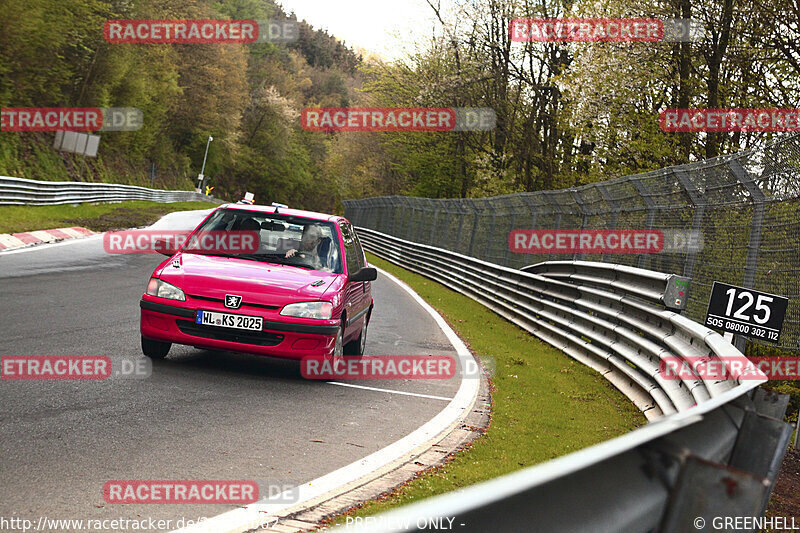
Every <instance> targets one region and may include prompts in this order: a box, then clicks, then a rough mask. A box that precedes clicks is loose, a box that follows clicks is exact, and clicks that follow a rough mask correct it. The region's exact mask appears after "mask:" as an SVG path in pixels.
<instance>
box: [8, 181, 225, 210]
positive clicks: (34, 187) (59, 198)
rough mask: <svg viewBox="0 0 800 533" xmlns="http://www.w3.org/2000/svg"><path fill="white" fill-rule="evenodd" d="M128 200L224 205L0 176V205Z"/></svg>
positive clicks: (107, 186) (190, 194)
mask: <svg viewBox="0 0 800 533" xmlns="http://www.w3.org/2000/svg"><path fill="white" fill-rule="evenodd" d="M128 200H146V201H150V202H162V203H166V202H215V203H221V202H220V200H217V199H216V198H214V197H212V196H206V195H204V194H200V193H196V192H194V191H166V190H161V189H148V188H146V187H137V186H135V185H119V184H113V183H84V182H77V181H36V180H29V179H24V178H12V177H8V176H0V205H57V204H78V203H85V202H124V201H128Z"/></svg>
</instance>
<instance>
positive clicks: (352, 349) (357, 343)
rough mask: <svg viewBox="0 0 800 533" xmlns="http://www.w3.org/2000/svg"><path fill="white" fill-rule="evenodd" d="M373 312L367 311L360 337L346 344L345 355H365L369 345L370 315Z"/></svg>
mask: <svg viewBox="0 0 800 533" xmlns="http://www.w3.org/2000/svg"><path fill="white" fill-rule="evenodd" d="M371 314H372V313H371V312H369V313H367V316H366V318H365V319H364V325H363V326H361V333H359V335H358V337H357V338H355V339H353V340H352V341H350V342H348V343H347V344H345V345H344V355H346V356H348V357H361V356H362V355H364V348H365V347H366V345H367V327H368V326H369V316H370V315H371Z"/></svg>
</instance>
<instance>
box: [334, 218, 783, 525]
mask: <svg viewBox="0 0 800 533" xmlns="http://www.w3.org/2000/svg"><path fill="white" fill-rule="evenodd" d="M358 234H359V237H360V239H361V242H362V243H363V245H364V247H365V248H366V249H368V250H369V251H371V252H372V253H374V254H375V255H377V256H379V257H382V258H384V259H386V260H388V261H391V262H393V263H396V264H398V265H400V266H402V267H404V268H406V269H408V270H411V271H413V272H416V273H419V274H422V275H424V276H426V277H428V278H430V279H433V280H435V281H437V282H439V283H441V284H443V285H445V286H447V287H449V288H451V289H453V290H455V291H457V292H460V293H462V294H465V295H467V296H469V297H471V298H473V299H474V300H476V301H478V302H480V303H481V304H483V305H485V306H486V307H488V308H490V309H492V310H493V311H495V312H496V313H498V314H499V315H501V316H503V317H504V318H506V319H507V320H509V321H511V322H513V323H515V324H517V325H518V326H520V327H521V328H523V329H525V330H526V331H528V332H530V333H532V334H534V335H536V336H537V337H539V338H540V339H542V340H544V341H545V342H547V343H549V344H551V345H553V346H554V347H556V348H558V349H560V350H561V351H563V352H564V353H566V354H567V355H569V356H571V357H573V358H574V359H576V360H577V361H579V362H581V363H583V364H586V365H587V366H589V367H591V368H593V369H595V370H597V371H598V372H600V373H601V374H602V375H603V376H604V377H605V378H606V379H608V380H609V381H610V382H611V383H612V384H613V385H614V386H616V387H617V388H618V389H619V390H620V391H621V392H622V393H623V394H625V395H626V396H627V397H629V398H630V399H631V400H632V401H633V402H634V403H635V404H636V405H637V407H639V409H641V410H642V411H643V412H644V414H645V415H646V416H647V418H648V419H649V420H650V421H651V422H650V423H649V424H647V425H646V426H644V427H641V428H639V429H637V430H634V431H632V432H631V433H628V434H626V435H623V436H621V437H618V438H616V439H612V440H610V441H607V442H604V443H601V444H599V445H596V446H592V447H590V448H587V449H584V450H581V451H579V452H576V453H573V454H570V455H567V456H563V457H560V458H558V459H555V460H553V461H549V462H547V463H544V464H541V465H537V466H534V467H531V468H527V469H524V470H521V471H519V472H514V473H512V474H509V475H506V476H502V477H500V478H496V479H493V480H490V481H487V482H484V483H481V484H478V485H475V486H472V487H468V488H466V489H464V490H459V491H458V492H457V493H449V494H444V495H441V496H437V497H434V498H431V499H428V500H424V501H421V502H419V503H416V504H412V505H409V506H406V507H403V508H401V509H398V510H396V511H392V512H389V513H386V514H383V515H378V516H377V517H374V520H372V521H371V522H370V524H369V525H368V526H365V527H364V528H358V527H356V528H353V527H352V525H351V526H350V527H348V528H347V531H349V532H353V531H354V530H355V531H398V530H402V531H410V530H419V529H425V525H426V524H430V523H431V521H432V520H440V519H443V518H452V517H454V519H455V524H464V526H465V527H464V528H462V529H464V530H467V531H483V530H492V531H520V530H526V531H584V530H591V531H635V532H645V531H653V530H658V531H663V532H673V531H712V530H713V527H714V520H715V519H716V517H725V516H751V517H758V516H761V515H762V514H763V512H764V510H765V509H766V503H767V501H768V497H769V493H770V491H771V489H772V485H773V484H774V481H775V479H776V477H777V473H778V468H779V466H780V464H781V462H782V460H783V455H784V453H785V450H786V447H787V445H788V443H789V439H790V437H791V433H792V428H791V426H790V425H789V424H786V423H784V422H783V421H782V420H781V419H782V417H783V413H784V411H785V409H786V400H787V399H788V398H787V397H782V398H780V399H779V398H778V397H777V396H771V395H770V394H768V393H766V392H765V391H764V390H763V389H757V387H758V385H760V384H761V383H763V382H764V381H766V377H764V376H763V374H760V373H759V372H758V371H757V370H754V369H753V366H752V363H750V361H749V360H748V359H747V358H746V357H744V355H742V353H741V352H739V351H738V350H737V349H736V348H734V346H733V345H731V344H730V343H729V342H727V341H726V340H725V339H724V338H723V337H722V336H721V335H719V334H718V333H716V332H714V331H712V330H710V329H708V328H706V327H705V326H702V325H701V324H698V323H696V322H693V321H691V320H689V319H688V318H686V317H684V316H682V315H680V314H678V313H676V312H673V311H670V310H668V309H666V307H667V305H669V303H670V300H669V299H670V298H671V297H672V298H674V295H673V292H672V291H673V287H671V284H674V283H673V282H674V281H675V279H674V278H672V277H670V276H669V275H665V274H660V273H656V272H652V271H648V270H642V269H638V268H633V267H619V266H618V265H610V264H604V263H591V262H584V261H556V262H545V263H540V264H538V265H533V266H531V267H527V268H525V269H523V270H516V269H512V268H507V267H503V266H500V265H496V264H493V263H488V262H486V261H482V260H480V259H476V258H474V257H470V256H466V255H462V254H459V253H456V252H452V251H449V250H444V249H442V248H436V247H433V246H427V245H422V244H418V243H414V242H411V241H407V240H403V239H399V238H397V237H393V236H390V235H386V234H384V233H380V232H377V231H374V230H370V229H366V228H358ZM681 280H682V281H683V278H681ZM681 286H682V287H683V284H681ZM673 303H674V301H673ZM665 358H681V359H683V360H686V359H688V358H691V359H692V360H693V361H695V363H694V365H695V368H701V367H699V366H698V365H697V363H696V361H697V360H698V359H699V360H702V361H704V362H707V363H708V364H716V365H720V364H722V365H725V367H726V368H727V369H728V371H729V372H730V379H724V380H722V379H718V380H717V379H714V380H704V379H701V378H702V375H695V376H693V377H691V378H690V379H680V380H677V379H665V377H664V376H662V372H660V371H659V369H660V363H661V362H662V361H663V360H664V359H665ZM736 364H739V365H741V368H744V369H748V370H747V371H749V372H751V377H752V375H753V374H752V373H755V375H757V376H759V377H757V378H756V379H745V378H743V377H742V376H743V374H738V373H737V371H736V368H735V367H736ZM701 374H702V373H701ZM700 520H702V521H703V522H702V526H701V525H700V524H701V522H700ZM445 523H447V522H445ZM717 525H718V524H717Z"/></svg>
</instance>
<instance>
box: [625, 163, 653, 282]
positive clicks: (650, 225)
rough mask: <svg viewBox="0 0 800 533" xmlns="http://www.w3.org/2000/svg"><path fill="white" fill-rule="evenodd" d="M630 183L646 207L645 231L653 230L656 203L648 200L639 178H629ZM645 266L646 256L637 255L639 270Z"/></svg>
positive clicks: (648, 195)
mask: <svg viewBox="0 0 800 533" xmlns="http://www.w3.org/2000/svg"><path fill="white" fill-rule="evenodd" d="M631 183H632V184H633V187H634V188H635V189H636V192H638V193H639V196H641V197H642V201H644V203H645V205H646V206H647V223H646V226H647V228H646V229H649V230H650V229H653V224H654V223H655V220H656V211H657V208H656V203H655V202H654V201H653V199H652V198H650V193H649V192H647V189H645V188H644V185H642V182H640V181H639V178H633V177H632V178H631ZM646 264H647V254H639V262H638V266H639V268H644V267H645V266H646Z"/></svg>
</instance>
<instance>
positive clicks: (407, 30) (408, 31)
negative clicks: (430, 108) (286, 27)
mask: <svg viewBox="0 0 800 533" xmlns="http://www.w3.org/2000/svg"><path fill="white" fill-rule="evenodd" d="M278 3H280V4H281V5H283V7H284V9H285V10H286V11H287V12H291V11H294V12H295V14H297V18H298V19H305V20H306V22H308V23H309V24H311V25H312V26H313V27H314V28H315V29H324V30H327V31H328V33H330V34H332V35H334V36H336V37H338V38H339V39H340V40H342V41H344V42H345V44H347V45H348V46H349V47H351V48H352V47H360V48H364V49H366V50H369V51H370V52H373V53H375V54H377V55H379V56H381V57H382V58H383V59H384V60H387V61H392V60H396V59H400V58H402V57H404V56H405V55H406V53H405V52H406V50H407V51H411V52H413V51H414V50H415V44H416V43H422V44H424V43H425V42H426V40H427V39H428V38H429V36H430V34H431V28H433V27H434V22H435V19H434V13H433V10H432V9H431V8H430V6H429V5H428V4H427V2H426V1H425V0H278Z"/></svg>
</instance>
